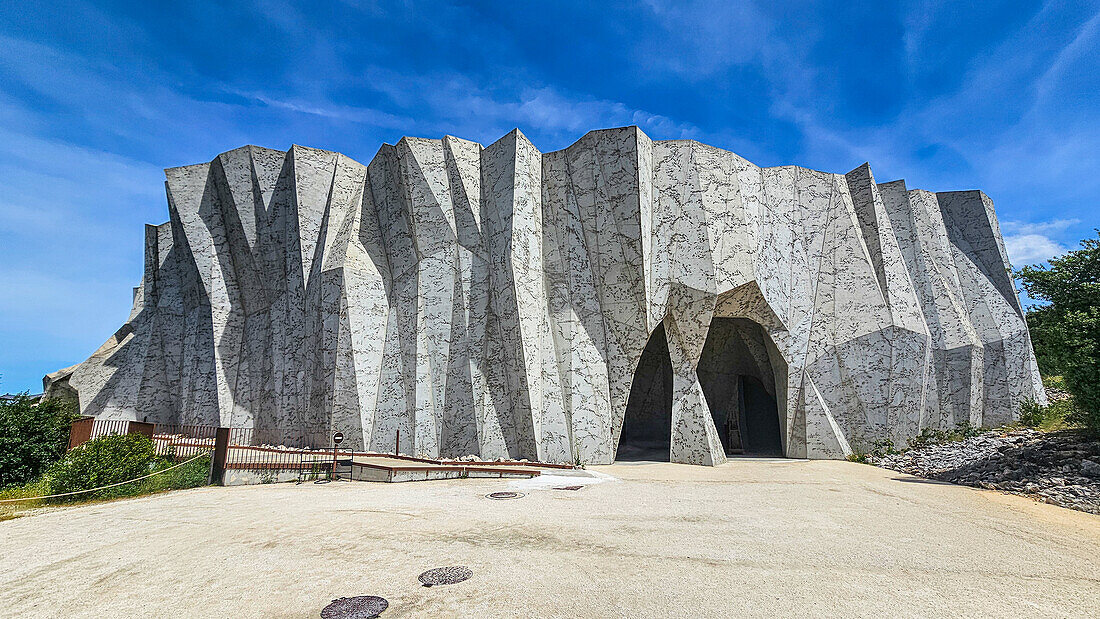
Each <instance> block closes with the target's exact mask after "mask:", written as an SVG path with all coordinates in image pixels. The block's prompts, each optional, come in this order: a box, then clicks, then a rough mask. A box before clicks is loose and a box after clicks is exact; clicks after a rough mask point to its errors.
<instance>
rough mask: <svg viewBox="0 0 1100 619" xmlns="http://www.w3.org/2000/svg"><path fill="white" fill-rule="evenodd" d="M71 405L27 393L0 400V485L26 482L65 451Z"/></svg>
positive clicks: (3, 486)
mask: <svg viewBox="0 0 1100 619" xmlns="http://www.w3.org/2000/svg"><path fill="white" fill-rule="evenodd" d="M78 417H79V416H78V415H77V414H76V411H74V410H73V408H72V407H71V405H68V404H64V403H62V402H58V401H56V400H47V401H45V402H37V401H36V400H35V398H32V397H30V396H28V395H27V394H25V393H24V394H20V395H17V396H15V397H14V398H12V399H11V400H5V401H3V402H0V488H7V487H12V486H20V485H23V484H26V483H28V482H30V481H32V480H34V479H35V478H37V477H38V476H39V475H41V474H42V472H43V471H45V470H46V469H47V468H48V467H49V466H50V465H51V464H53V463H54V462H57V461H58V460H60V459H61V457H62V456H64V455H65V449H66V448H67V447H68V445H69V425H70V424H72V422H73V421H74V420H76V419H77V418H78Z"/></svg>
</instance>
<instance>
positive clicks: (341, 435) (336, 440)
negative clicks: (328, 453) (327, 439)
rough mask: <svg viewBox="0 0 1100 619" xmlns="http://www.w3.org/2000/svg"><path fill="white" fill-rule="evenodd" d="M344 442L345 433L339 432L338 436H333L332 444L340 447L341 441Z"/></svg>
mask: <svg viewBox="0 0 1100 619" xmlns="http://www.w3.org/2000/svg"><path fill="white" fill-rule="evenodd" d="M342 440H344V433H343V432H337V433H336V434H333V435H332V442H333V443H334V444H336V445H339V444H340V441H342Z"/></svg>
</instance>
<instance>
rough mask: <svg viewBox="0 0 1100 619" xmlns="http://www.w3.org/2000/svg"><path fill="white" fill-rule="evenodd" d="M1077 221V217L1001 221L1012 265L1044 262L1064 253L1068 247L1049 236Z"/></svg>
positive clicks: (1078, 221)
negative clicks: (1050, 219)
mask: <svg viewBox="0 0 1100 619" xmlns="http://www.w3.org/2000/svg"><path fill="white" fill-rule="evenodd" d="M1078 223H1080V220H1077V219H1055V220H1052V221H1039V222H1026V221H1004V222H1001V232H1002V233H1003V234H1004V240H1005V249H1006V250H1007V251H1008V258H1009V261H1010V262H1011V263H1012V265H1013V266H1017V267H1021V266H1024V265H1025V264H1035V263H1039V262H1046V261H1047V260H1050V259H1051V258H1053V257H1055V256H1057V255H1059V254H1063V253H1065V252H1066V251H1068V249H1069V248H1068V247H1066V246H1065V245H1063V244H1062V243H1060V242H1058V241H1056V240H1055V239H1053V238H1051V237H1052V235H1055V234H1058V233H1060V232H1064V231H1065V230H1066V229H1067V228H1069V227H1070V226H1073V225H1075V224H1078Z"/></svg>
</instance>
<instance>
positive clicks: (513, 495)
mask: <svg viewBox="0 0 1100 619" xmlns="http://www.w3.org/2000/svg"><path fill="white" fill-rule="evenodd" d="M521 496H523V493H522V492H490V493H489V494H486V495H485V497H486V498H489V499H518V498H520V497H521Z"/></svg>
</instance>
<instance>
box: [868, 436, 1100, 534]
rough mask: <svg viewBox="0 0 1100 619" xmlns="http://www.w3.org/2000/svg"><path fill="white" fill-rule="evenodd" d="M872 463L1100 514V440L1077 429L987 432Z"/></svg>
mask: <svg viewBox="0 0 1100 619" xmlns="http://www.w3.org/2000/svg"><path fill="white" fill-rule="evenodd" d="M872 462H873V463H874V464H876V465H878V466H881V467H883V468H887V469H891V470H894V471H899V472H902V473H908V474H910V475H916V476H918V477H925V478H928V479H937V480H940V481H947V482H951V483H954V484H960V485H964V486H973V487H976V488H986V489H988V490H1001V491H1003V492H1010V493H1012V494H1022V495H1027V496H1031V497H1033V498H1035V499H1038V500H1040V501H1042V502H1044V503H1051V504H1053V505H1059V506H1061V507H1068V508H1070V509H1076V510H1080V511H1084V512H1089V513H1092V514H1100V440H1098V439H1088V438H1086V437H1084V436H1082V435H1080V434H1077V433H1073V432H1039V431H1037V430H1014V431H1011V432H988V433H985V434H982V435H980V436H976V437H973V438H968V439H965V440H962V441H956V442H950V443H941V444H938V445H929V446H926V447H919V448H914V449H909V450H907V451H905V452H904V453H900V454H891V455H887V456H883V457H878V458H872Z"/></svg>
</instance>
